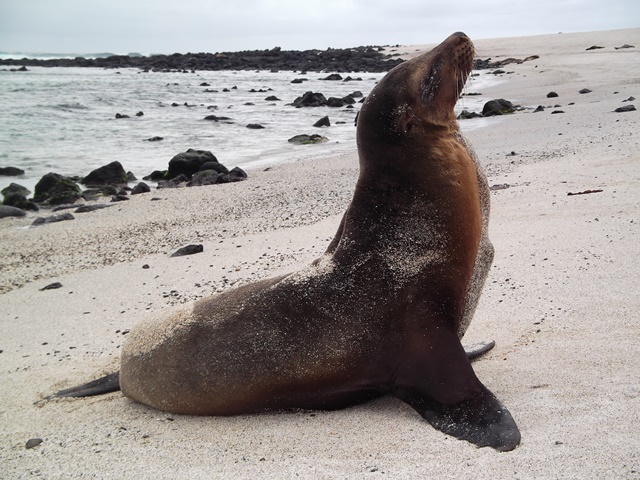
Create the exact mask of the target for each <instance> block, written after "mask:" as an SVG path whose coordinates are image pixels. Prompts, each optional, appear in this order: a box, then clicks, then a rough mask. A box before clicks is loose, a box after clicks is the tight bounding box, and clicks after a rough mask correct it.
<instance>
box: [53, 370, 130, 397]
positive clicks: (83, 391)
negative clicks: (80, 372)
mask: <svg viewBox="0 0 640 480" xmlns="http://www.w3.org/2000/svg"><path fill="white" fill-rule="evenodd" d="M118 390H120V372H119V371H118V372H115V373H111V374H109V375H107V376H105V377H102V378H98V379H97V380H94V381H92V382H89V383H85V384H84V385H78V386H77V387H71V388H67V389H65V390H60V391H59V392H58V393H56V394H55V395H54V397H55V398H64V397H91V396H93V395H102V394H103V393H109V392H117V391H118Z"/></svg>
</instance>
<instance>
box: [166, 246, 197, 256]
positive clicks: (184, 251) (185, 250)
mask: <svg viewBox="0 0 640 480" xmlns="http://www.w3.org/2000/svg"><path fill="white" fill-rule="evenodd" d="M203 251H204V247H203V246H202V244H198V245H194V244H192V245H186V246H184V247H182V248H179V249H178V250H176V251H175V252H173V253H172V254H171V256H172V257H183V256H185V255H193V254H195V253H201V252H203Z"/></svg>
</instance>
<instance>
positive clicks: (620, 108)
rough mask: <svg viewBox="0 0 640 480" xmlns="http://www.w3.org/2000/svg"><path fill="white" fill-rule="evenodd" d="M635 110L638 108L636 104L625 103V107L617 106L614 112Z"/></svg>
mask: <svg viewBox="0 0 640 480" xmlns="http://www.w3.org/2000/svg"><path fill="white" fill-rule="evenodd" d="M635 110H636V107H635V106H634V105H625V106H624V107H619V108H616V109H615V110H614V112H616V113H623V112H634V111H635Z"/></svg>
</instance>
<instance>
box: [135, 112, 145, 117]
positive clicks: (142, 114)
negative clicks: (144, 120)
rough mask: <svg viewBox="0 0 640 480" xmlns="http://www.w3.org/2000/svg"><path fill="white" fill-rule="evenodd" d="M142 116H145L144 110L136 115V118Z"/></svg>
mask: <svg viewBox="0 0 640 480" xmlns="http://www.w3.org/2000/svg"><path fill="white" fill-rule="evenodd" d="M142 116H144V112H143V111H142V110H141V111H139V112H138V113H136V117H142Z"/></svg>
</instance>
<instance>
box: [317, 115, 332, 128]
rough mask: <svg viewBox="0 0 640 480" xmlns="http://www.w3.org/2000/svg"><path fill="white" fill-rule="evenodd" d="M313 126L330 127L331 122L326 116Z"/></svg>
mask: <svg viewBox="0 0 640 480" xmlns="http://www.w3.org/2000/svg"><path fill="white" fill-rule="evenodd" d="M313 126H314V127H330V126H331V122H330V121H329V117H328V116H324V117H322V118H321V119H320V120H318V121H317V122H316V123H314V124H313Z"/></svg>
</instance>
